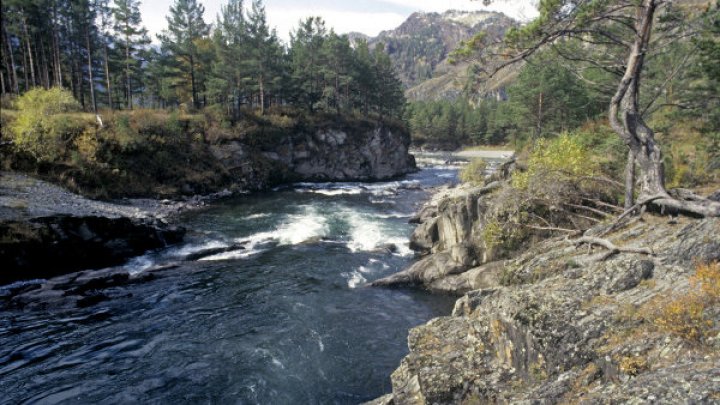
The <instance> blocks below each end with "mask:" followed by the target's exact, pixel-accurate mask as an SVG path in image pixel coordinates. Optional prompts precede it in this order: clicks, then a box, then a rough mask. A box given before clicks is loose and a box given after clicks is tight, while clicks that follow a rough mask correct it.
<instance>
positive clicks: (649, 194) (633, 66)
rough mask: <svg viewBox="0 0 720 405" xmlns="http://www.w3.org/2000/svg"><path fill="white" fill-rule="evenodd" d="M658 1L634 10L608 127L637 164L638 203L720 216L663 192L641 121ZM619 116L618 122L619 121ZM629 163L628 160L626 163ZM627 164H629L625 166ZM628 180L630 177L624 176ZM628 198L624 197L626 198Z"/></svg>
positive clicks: (657, 158)
mask: <svg viewBox="0 0 720 405" xmlns="http://www.w3.org/2000/svg"><path fill="white" fill-rule="evenodd" d="M657 6H658V4H657V0H643V1H642V3H641V4H640V5H638V6H637V14H636V25H635V28H636V31H637V35H636V37H635V42H634V44H633V47H632V50H631V52H630V55H629V56H628V60H627V63H626V68H625V73H624V75H623V78H622V80H621V81H620V84H619V85H618V88H617V90H616V92H615V95H614V96H613V98H612V100H611V102H610V110H609V118H610V124H611V126H612V128H613V130H615V132H616V133H617V134H618V135H619V136H620V137H621V138H622V139H623V140H624V141H625V144H627V145H628V147H629V149H630V151H629V154H630V155H631V156H632V158H633V159H634V160H635V162H636V163H637V169H638V172H639V173H638V179H639V182H640V190H639V193H638V200H645V199H649V198H653V197H658V196H660V197H661V198H659V199H655V200H654V201H653V202H652V203H653V204H654V205H658V206H660V207H661V208H662V209H665V208H669V209H671V210H674V211H680V212H686V213H690V214H695V215H700V216H720V203H714V202H710V201H708V202H706V203H697V202H688V201H679V200H676V199H674V198H672V197H670V195H669V194H668V193H667V191H666V190H665V176H664V167H663V160H662V153H661V151H660V147H659V146H658V144H657V143H656V142H655V134H654V132H653V131H652V129H651V128H650V127H648V126H647V124H646V123H645V121H644V120H643V117H642V114H641V112H640V108H639V103H638V99H639V92H640V77H641V72H642V69H643V64H644V61H645V55H646V53H647V49H648V44H649V43H650V34H651V31H652V24H653V19H654V16H655V11H656V9H657ZM618 115H619V116H620V118H618ZM628 160H629V161H630V160H631V158H629V159H628ZM629 164H630V162H628V165H629ZM627 177H629V176H627ZM627 177H626V187H627V188H628V189H626V191H625V195H626V196H628V195H631V194H633V192H634V181H633V182H628V179H627ZM626 198H627V197H626Z"/></svg>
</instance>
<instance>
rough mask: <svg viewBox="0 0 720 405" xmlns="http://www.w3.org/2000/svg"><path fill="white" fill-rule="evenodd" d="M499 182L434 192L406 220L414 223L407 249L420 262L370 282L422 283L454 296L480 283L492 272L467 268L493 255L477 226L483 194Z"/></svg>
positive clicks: (481, 223)
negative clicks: (413, 214) (412, 251)
mask: <svg viewBox="0 0 720 405" xmlns="http://www.w3.org/2000/svg"><path fill="white" fill-rule="evenodd" d="M500 185H501V184H500V183H499V182H492V183H490V184H488V185H486V186H483V187H473V186H468V185H462V186H460V187H457V188H449V189H445V190H443V191H442V192H440V193H438V194H436V195H435V196H434V197H433V198H432V200H431V201H430V202H429V203H427V204H426V205H425V206H424V207H423V209H422V210H421V211H420V213H419V214H418V215H416V216H415V217H414V218H413V219H411V222H413V223H417V224H418V226H417V227H416V228H415V231H414V232H413V234H412V236H411V237H410V248H411V249H413V250H414V251H416V252H417V253H418V254H420V255H421V256H422V258H421V259H420V261H418V262H416V263H415V264H414V265H412V266H411V267H409V268H408V269H406V270H403V271H401V272H399V273H396V274H394V275H392V276H390V277H387V278H383V279H380V280H377V281H375V282H373V285H374V286H402V285H422V286H424V287H426V288H429V289H430V290H433V291H442V292H448V293H454V294H462V293H465V292H467V291H470V290H471V289H474V288H479V287H480V286H482V285H484V282H485V281H483V280H484V278H485V277H486V275H487V274H488V273H491V272H492V270H488V269H485V268H483V269H481V270H475V271H469V270H470V269H472V268H474V267H476V266H479V265H481V264H484V263H487V262H490V261H492V260H493V259H494V258H495V257H496V255H497V254H498V253H499V252H497V251H493V249H492V248H488V247H487V245H486V243H485V240H484V238H483V233H482V230H483V228H484V219H483V214H484V212H485V211H486V210H487V206H486V205H487V204H486V202H485V199H484V196H486V195H488V194H489V193H491V192H492V191H494V190H497V189H498V188H499V187H500ZM490 267H492V266H490ZM480 273H482V274H480Z"/></svg>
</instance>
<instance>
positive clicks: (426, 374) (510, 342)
mask: <svg viewBox="0 0 720 405" xmlns="http://www.w3.org/2000/svg"><path fill="white" fill-rule="evenodd" d="M489 192H490V190H487V188H486V189H470V190H464V191H460V192H457V191H455V192H452V193H447V192H446V195H445V196H443V197H439V198H437V199H436V200H435V201H433V202H432V203H431V204H430V205H429V207H428V208H426V209H425V210H424V211H423V212H422V213H421V215H419V217H418V218H417V219H416V221H417V222H420V224H419V226H418V229H417V230H416V232H415V235H414V236H413V244H414V247H415V248H416V249H418V250H419V251H421V252H425V253H427V254H428V255H427V256H426V257H425V258H423V259H422V260H421V261H420V262H418V263H417V264H416V265H414V266H413V267H411V268H410V269H408V270H406V271H405V272H402V273H400V274H399V275H396V276H395V279H393V280H390V279H386V280H384V281H382V280H381V282H380V283H378V284H380V285H393V284H407V283H414V284H422V285H424V286H426V287H428V288H431V289H435V290H441V291H445V292H450V293H456V294H460V295H462V298H460V299H459V300H458V301H457V302H456V305H455V309H454V310H453V313H452V315H451V316H447V317H441V318H437V319H434V320H431V321H430V322H428V323H427V324H425V325H422V326H420V327H417V328H415V329H412V330H411V331H410V334H409V337H408V346H409V348H410V354H409V355H408V356H407V357H406V358H405V359H403V361H402V362H401V364H400V366H399V368H398V369H397V370H396V371H395V372H394V373H393V374H392V377H391V380H392V386H393V392H392V394H390V395H387V396H385V397H382V398H380V399H378V400H377V401H375V402H376V403H385V404H388V403H395V404H431V403H432V404H435V403H437V404H449V403H488V402H491V403H496V402H500V403H519V402H521V403H575V402H583V403H625V402H630V403H645V402H648V403H650V402H653V403H654V402H657V403H682V402H685V403H687V402H691V403H710V402H713V401H717V400H718V398H720V366H718V365H720V309H718V307H720V305H718V304H720V289H718V288H717V287H711V286H710V285H711V284H712V283H714V282H717V281H720V267H715V269H714V273H712V274H713V275H712V276H709V277H710V279H712V280H715V281H712V282H708V283H706V282H704V281H702V277H700V276H699V274H700V270H698V275H695V270H694V269H695V268H696V267H697V266H698V264H699V263H708V262H713V261H717V260H720V238H718V236H717V235H718V234H719V232H720V220H719V219H717V218H715V219H705V220H695V219H686V218H679V219H676V220H670V221H669V220H668V219H667V218H666V217H657V216H650V215H646V216H644V217H643V218H641V219H640V220H639V221H635V222H632V223H630V224H629V225H627V226H626V227H624V228H623V229H621V230H620V231H616V232H614V233H611V234H610V235H607V236H605V237H606V238H608V239H609V240H611V241H612V242H613V243H614V244H615V245H617V246H623V247H647V248H650V249H651V250H652V252H654V254H652V255H644V254H636V253H618V254H614V255H610V256H608V252H607V250H604V249H591V248H589V247H587V246H585V245H583V246H582V247H578V246H576V245H575V243H574V242H573V241H572V240H571V239H569V238H556V239H550V240H547V241H544V242H541V243H538V244H536V245H535V246H533V247H532V248H530V249H528V250H527V251H525V252H523V253H522V254H521V255H519V256H517V257H515V258H514V259H511V260H505V261H492V260H493V258H494V257H493V255H494V254H496V253H492V252H489V251H486V250H484V247H483V244H482V243H478V235H480V234H482V226H483V225H482V223H481V220H480V217H481V216H479V215H478V214H477V213H478V212H482V210H483V209H491V207H490V208H488V207H487V206H484V201H485V200H486V197H484V196H485V195H486V194H488V193H489ZM607 226H608V225H599V226H598V227H596V228H592V229H590V230H589V231H588V232H587V234H588V235H598V234H599V233H600V232H602V231H603V230H604V229H606V227H607ZM480 239H481V238H480ZM483 262H487V263H485V264H482V265H479V264H481V263H483ZM478 265H479V266H478ZM705 277H708V276H705ZM713 277H714V278H713ZM698 280H700V281H698ZM683 308H695V309H694V310H693V311H695V312H692V311H690V310H688V311H686V310H684V309H683ZM691 312H692V314H691ZM693 314H694V315H693ZM696 322H697V323H696ZM693 325H694V326H693Z"/></svg>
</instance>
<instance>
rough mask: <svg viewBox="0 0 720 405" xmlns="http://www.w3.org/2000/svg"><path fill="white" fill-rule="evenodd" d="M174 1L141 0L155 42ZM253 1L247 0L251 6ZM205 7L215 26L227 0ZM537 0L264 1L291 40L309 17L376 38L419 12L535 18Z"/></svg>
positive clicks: (210, 0) (213, 1)
mask: <svg viewBox="0 0 720 405" xmlns="http://www.w3.org/2000/svg"><path fill="white" fill-rule="evenodd" d="M173 1H174V0H142V2H141V5H140V11H141V12H142V18H143V25H145V27H146V28H147V29H148V31H150V35H151V38H152V40H153V42H157V38H156V34H158V33H160V32H161V31H162V30H163V29H165V28H166V27H167V21H166V20H165V16H166V15H167V13H168V10H169V8H170V5H171V4H172V3H173ZM251 1H252V0H246V4H248V5H249V4H250V2H251ZM200 2H201V3H202V4H203V5H204V6H205V21H206V22H208V23H214V22H215V19H216V16H217V14H218V13H219V12H220V6H221V5H224V4H225V3H226V2H227V0H205V1H203V0H201V1H200ZM534 2H535V1H534V0H496V1H494V2H493V4H492V5H491V6H489V7H484V6H483V5H482V1H481V0H477V1H470V0H354V1H347V0H335V1H333V0H294V1H293V0H265V1H264V2H263V3H264V4H265V10H266V12H267V16H268V23H269V24H270V26H271V27H274V28H276V29H277V34H278V36H279V37H280V38H281V39H282V40H284V41H286V42H287V41H288V40H289V37H290V35H289V33H290V31H291V30H293V29H294V28H295V27H296V26H297V23H298V21H300V20H301V19H304V18H305V17H309V16H321V17H322V18H323V19H324V20H325V22H326V25H327V27H328V29H329V28H334V29H335V31H336V32H338V33H340V34H343V33H347V32H352V31H356V32H362V33H363V34H366V35H370V36H376V35H377V34H379V33H380V31H383V30H391V29H393V28H395V27H397V26H399V25H400V24H402V22H403V21H405V19H406V18H407V17H408V16H409V15H410V14H412V13H413V12H416V11H426V12H427V11H437V12H442V11H446V10H452V9H454V10H494V11H501V12H504V13H505V14H507V15H509V16H511V17H514V18H516V19H519V20H528V19H532V18H533V17H535V16H536V15H537V10H536V9H535V8H534V7H533V6H532V4H533V3H534Z"/></svg>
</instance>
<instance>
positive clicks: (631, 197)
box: [625, 150, 635, 210]
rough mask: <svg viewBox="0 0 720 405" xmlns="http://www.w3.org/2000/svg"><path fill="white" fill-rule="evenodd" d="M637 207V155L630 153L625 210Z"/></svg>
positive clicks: (626, 177)
mask: <svg viewBox="0 0 720 405" xmlns="http://www.w3.org/2000/svg"><path fill="white" fill-rule="evenodd" d="M633 205H635V155H634V154H633V151H632V150H629V151H628V160H627V166H625V209H626V210H628V209H630V208H631V207H632V206H633Z"/></svg>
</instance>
